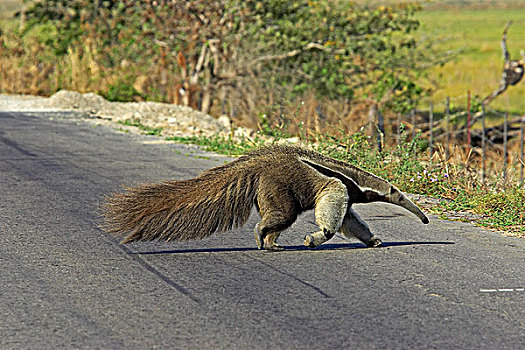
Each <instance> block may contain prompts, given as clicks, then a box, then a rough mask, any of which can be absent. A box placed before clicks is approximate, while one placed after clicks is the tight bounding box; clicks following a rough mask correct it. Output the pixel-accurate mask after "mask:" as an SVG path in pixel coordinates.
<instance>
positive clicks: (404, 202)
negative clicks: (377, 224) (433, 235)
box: [395, 196, 429, 224]
mask: <svg viewBox="0 0 525 350" xmlns="http://www.w3.org/2000/svg"><path fill="white" fill-rule="evenodd" d="M395 204H397V205H399V206H400V207H403V208H405V209H406V210H408V211H409V212H411V213H412V214H414V215H415V216H417V217H418V218H419V219H420V220H421V222H423V223H424V224H428V223H429V221H428V217H427V216H426V215H425V213H423V212H422V211H421V209H419V207H418V206H417V205H415V204H414V202H412V201H411V200H410V199H408V198H407V197H405V196H401V197H400V198H399V203H395Z"/></svg>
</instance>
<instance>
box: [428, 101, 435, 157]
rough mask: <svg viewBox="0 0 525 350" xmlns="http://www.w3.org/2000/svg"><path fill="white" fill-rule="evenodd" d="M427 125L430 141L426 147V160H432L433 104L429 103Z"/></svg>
mask: <svg viewBox="0 0 525 350" xmlns="http://www.w3.org/2000/svg"><path fill="white" fill-rule="evenodd" d="M428 124H429V130H430V136H429V138H430V140H429V142H428V143H429V145H428V146H429V147H428V158H429V159H432V155H433V154H434V130H433V127H434V102H432V101H430V106H429V116H428Z"/></svg>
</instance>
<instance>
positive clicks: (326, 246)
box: [129, 242, 455, 255]
mask: <svg viewBox="0 0 525 350" xmlns="http://www.w3.org/2000/svg"><path fill="white" fill-rule="evenodd" d="M449 244H455V243H454V242H383V246H382V247H380V248H375V249H384V248H389V247H399V246H412V245H449ZM346 249H368V247H367V246H365V245H364V244H362V243H325V244H322V245H320V246H319V247H317V248H313V249H312V248H308V247H305V246H303V245H294V246H286V247H284V250H282V251H278V252H293V251H302V250H308V251H325V250H346ZM257 250H259V249H257V248H255V247H232V248H190V249H170V250H157V251H149V252H144V251H138V252H130V253H129V254H139V255H160V254H191V253H232V252H251V251H257ZM263 252H266V251H263Z"/></svg>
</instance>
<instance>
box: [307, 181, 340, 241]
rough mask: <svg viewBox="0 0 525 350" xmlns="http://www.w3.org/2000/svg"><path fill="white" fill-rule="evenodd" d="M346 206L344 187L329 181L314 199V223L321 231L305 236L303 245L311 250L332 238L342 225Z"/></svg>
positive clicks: (338, 182) (337, 182) (336, 182)
mask: <svg viewBox="0 0 525 350" xmlns="http://www.w3.org/2000/svg"><path fill="white" fill-rule="evenodd" d="M347 206H348V192H347V190H346V186H345V185H343V183H342V182H341V181H340V180H338V179H332V180H330V182H329V183H328V184H327V185H326V186H325V187H324V189H323V191H322V192H321V193H320V194H319V195H318V196H317V198H316V204H315V221H316V222H317V225H319V228H320V229H321V230H320V231H317V232H314V233H312V234H309V235H307V236H306V237H305V238H304V245H305V246H307V247H311V248H313V247H317V246H318V245H320V244H322V243H324V242H326V241H328V240H329V239H330V238H332V237H333V236H334V235H335V233H336V232H337V231H338V230H339V228H340V227H341V225H342V223H343V218H344V216H345V213H346V209H347Z"/></svg>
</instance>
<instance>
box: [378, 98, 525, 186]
mask: <svg viewBox="0 0 525 350" xmlns="http://www.w3.org/2000/svg"><path fill="white" fill-rule="evenodd" d="M466 102H467V109H466V110H460V109H458V108H455V110H454V112H452V110H451V99H450V98H449V97H447V98H446V100H445V101H444V102H443V103H444V109H443V112H442V115H441V118H436V113H435V112H434V103H433V102H430V103H429V104H428V106H425V107H426V108H416V109H413V110H411V111H410V112H409V113H408V114H406V115H402V114H397V115H396V116H395V117H394V118H390V119H389V120H390V123H391V125H390V129H388V128H385V120H384V118H383V115H382V113H381V111H380V109H378V110H377V124H376V125H375V126H376V128H375V129H376V130H377V135H376V136H377V137H374V138H375V139H376V140H377V141H376V142H377V147H378V149H380V150H381V149H382V148H383V147H384V144H385V143H386V142H390V143H393V144H399V143H400V142H402V132H403V131H404V130H406V129H407V128H408V129H410V132H411V137H412V139H415V138H416V136H417V137H418V138H419V139H422V140H427V141H428V157H429V159H430V160H432V159H433V157H434V155H435V152H436V150H438V149H439V150H444V157H445V159H447V160H448V159H450V158H451V157H453V156H454V152H457V151H458V150H459V149H460V150H462V151H463V152H464V153H465V154H467V155H468V156H467V157H466V163H467V164H466V165H467V166H470V167H478V166H479V167H480V168H479V169H477V171H479V172H480V173H481V178H482V181H483V183H485V182H486V181H487V179H488V177H489V175H493V176H497V178H498V179H500V180H501V181H502V184H503V187H506V186H508V185H509V184H510V183H511V182H512V183H516V182H517V184H519V185H520V186H522V187H523V186H525V181H524V172H525V171H524V168H525V157H524V129H525V115H521V116H511V115H509V113H508V112H503V113H502V112H500V111H497V110H488V111H487V110H486V108H485V106H484V105H481V110H480V111H475V112H474V111H472V108H471V97H470V93H469V94H467V101H466ZM488 115H490V124H491V126H490V127H488V126H487V117H488ZM501 119H503V123H501ZM371 129H372V128H371ZM385 130H389V131H390V135H389V132H387V131H385ZM509 152H510V153H509ZM473 158H476V159H477V160H478V161H476V162H474V161H472V159H473ZM489 163H490V164H489ZM489 170H490V171H489ZM511 177H512V179H511Z"/></svg>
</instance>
